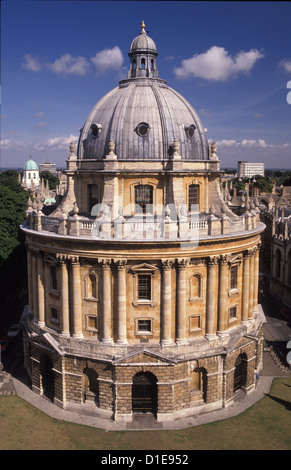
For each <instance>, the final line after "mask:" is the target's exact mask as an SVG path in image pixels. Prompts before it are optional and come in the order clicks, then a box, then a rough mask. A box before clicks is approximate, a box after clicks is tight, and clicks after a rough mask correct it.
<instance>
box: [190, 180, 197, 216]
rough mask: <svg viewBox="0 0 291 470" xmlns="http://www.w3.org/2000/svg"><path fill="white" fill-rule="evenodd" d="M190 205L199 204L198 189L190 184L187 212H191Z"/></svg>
mask: <svg viewBox="0 0 291 470" xmlns="http://www.w3.org/2000/svg"><path fill="white" fill-rule="evenodd" d="M192 204H199V187H198V185H197V184H191V185H190V186H189V193H188V210H189V211H191V205H192Z"/></svg>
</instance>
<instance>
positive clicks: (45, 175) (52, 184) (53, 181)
mask: <svg viewBox="0 0 291 470" xmlns="http://www.w3.org/2000/svg"><path fill="white" fill-rule="evenodd" d="M39 177H40V179H43V180H44V181H45V182H46V181H48V184H49V189H56V187H57V186H58V185H59V184H60V179H59V177H58V176H55V175H53V174H52V173H51V172H50V171H48V170H46V171H41V172H40V174H39Z"/></svg>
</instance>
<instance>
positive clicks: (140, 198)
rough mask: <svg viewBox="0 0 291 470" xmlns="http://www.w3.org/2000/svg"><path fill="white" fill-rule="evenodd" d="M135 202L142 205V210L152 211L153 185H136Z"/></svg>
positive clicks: (144, 211)
mask: <svg viewBox="0 0 291 470" xmlns="http://www.w3.org/2000/svg"><path fill="white" fill-rule="evenodd" d="M135 204H136V205H138V206H140V207H141V209H142V212H143V213H144V214H145V213H146V212H152V204H153V187H152V186H150V185H149V184H139V185H138V186H135Z"/></svg>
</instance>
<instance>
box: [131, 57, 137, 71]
mask: <svg viewBox="0 0 291 470" xmlns="http://www.w3.org/2000/svg"><path fill="white" fill-rule="evenodd" d="M132 68H133V70H135V69H136V60H135V59H133V62H132Z"/></svg>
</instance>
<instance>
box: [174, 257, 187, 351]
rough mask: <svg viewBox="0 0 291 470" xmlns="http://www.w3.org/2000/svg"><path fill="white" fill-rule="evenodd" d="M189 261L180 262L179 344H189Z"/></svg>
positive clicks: (178, 292) (178, 280)
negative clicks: (187, 269) (187, 295)
mask: <svg viewBox="0 0 291 470" xmlns="http://www.w3.org/2000/svg"><path fill="white" fill-rule="evenodd" d="M188 262H189V261H188V260H185V259H181V260H178V276H177V277H178V279H177V338H176V342H177V344H185V343H187V339H186V316H187V310H186V266H187V264H188Z"/></svg>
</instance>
